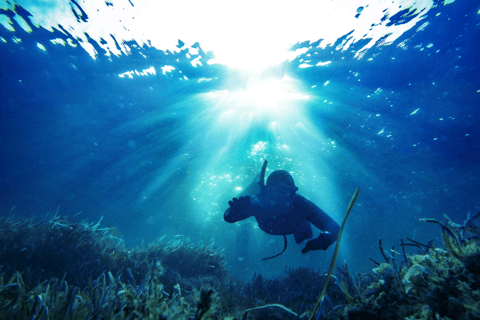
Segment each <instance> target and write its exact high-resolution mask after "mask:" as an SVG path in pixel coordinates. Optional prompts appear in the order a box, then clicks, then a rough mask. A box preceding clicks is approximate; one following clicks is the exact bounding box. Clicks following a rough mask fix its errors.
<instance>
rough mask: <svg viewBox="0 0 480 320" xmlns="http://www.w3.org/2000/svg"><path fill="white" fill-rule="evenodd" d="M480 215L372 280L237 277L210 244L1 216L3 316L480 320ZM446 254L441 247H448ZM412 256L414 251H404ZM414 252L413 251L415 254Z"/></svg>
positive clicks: (345, 274) (305, 274)
mask: <svg viewBox="0 0 480 320" xmlns="http://www.w3.org/2000/svg"><path fill="white" fill-rule="evenodd" d="M479 216H480V213H477V214H476V215H474V216H472V217H468V218H467V221H466V222H465V223H463V224H457V223H454V222H453V221H451V220H450V219H449V218H448V217H445V222H440V221H437V220H434V219H423V220H422V221H425V222H427V223H432V227H435V226H433V224H437V225H439V226H440V227H441V235H442V242H443V243H441V244H439V246H434V245H433V242H432V241H430V242H429V243H427V244H422V243H420V242H417V241H414V240H411V239H407V240H406V241H405V242H404V241H403V240H401V243H400V245H401V253H400V254H398V253H396V251H395V249H394V248H392V250H385V249H384V248H383V245H382V243H381V241H380V242H379V248H380V251H381V253H382V255H383V257H384V259H385V262H383V263H379V262H376V261H374V263H375V264H376V268H374V269H373V270H372V271H371V272H369V273H358V274H352V273H350V272H349V270H348V266H347V265H346V264H344V265H343V266H342V267H340V268H338V269H337V272H336V275H335V276H333V277H332V279H330V282H329V285H328V288H327V291H326V295H325V297H324V298H323V299H322V301H321V305H320V308H319V311H318V312H317V313H316V314H315V315H312V314H311V313H312V310H313V309H314V306H315V303H316V302H317V299H318V296H319V293H320V292H321V291H322V288H323V286H324V284H325V281H326V278H327V275H326V274H325V273H324V272H320V271H317V270H312V269H309V268H298V269H293V268H289V267H287V268H286V269H285V275H284V276H282V277H277V278H274V279H266V278H264V277H262V275H260V274H255V275H254V277H253V279H252V280H251V281H249V282H240V281H238V280H235V279H233V278H232V277H231V276H230V275H229V273H228V266H227V264H226V259H225V256H224V254H223V252H222V251H221V250H219V249H217V248H215V247H214V246H213V243H198V244H194V243H190V242H188V241H185V240H178V241H175V242H169V243H162V242H160V241H157V242H154V243H151V244H149V245H148V246H145V247H140V248H133V249H128V248H126V247H125V245H124V244H123V242H122V240H121V239H118V238H116V237H114V236H112V235H111V232H110V231H109V230H108V229H104V228H101V227H100V223H87V222H81V223H71V222H69V220H68V219H67V218H65V217H60V216H55V217H53V218H51V219H40V218H30V219H25V218H18V217H15V216H13V215H9V216H3V217H2V218H0V265H1V268H0V318H1V319H27V318H28V319H232V320H233V319H478V318H480V243H479V236H480V230H479V228H478V227H477V226H476V224H475V223H474V221H475V219H477V218H478V217H479ZM440 245H441V246H440ZM407 248H408V250H406V249H407ZM412 249H413V250H416V252H415V253H410V254H407V252H411V251H412Z"/></svg>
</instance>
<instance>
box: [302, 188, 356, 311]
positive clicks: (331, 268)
mask: <svg viewBox="0 0 480 320" xmlns="http://www.w3.org/2000/svg"><path fill="white" fill-rule="evenodd" d="M359 192H360V188H357V190H355V193H354V194H353V197H352V200H350V204H349V205H348V208H347V213H346V214H345V218H343V221H342V225H341V227H340V232H339V233H338V239H337V244H336V245H335V251H334V253H333V257H332V262H331V263H330V269H329V270H328V276H327V280H326V281H325V284H324V285H323V289H322V292H321V293H320V297H319V298H318V301H317V304H316V305H315V308H314V309H313V312H312V314H311V315H310V318H308V319H309V320H313V318H314V317H315V314H317V311H318V308H319V307H320V304H321V303H322V301H323V298H324V297H325V292H327V287H328V282H329V281H330V277H331V276H332V273H333V268H334V267H335V261H336V260H337V255H338V249H339V248H340V239H341V238H342V233H343V228H344V227H345V222H347V218H348V214H349V213H350V210H351V209H352V207H353V204H354V203H355V200H356V199H357V196H358V193H359Z"/></svg>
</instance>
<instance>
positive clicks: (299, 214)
mask: <svg viewBox="0 0 480 320" xmlns="http://www.w3.org/2000/svg"><path fill="white" fill-rule="evenodd" d="M267 163H268V162H267V160H265V162H264V163H263V167H262V172H261V174H260V179H259V180H260V181H259V182H258V185H259V186H260V193H257V194H256V195H254V196H248V195H247V196H240V197H239V198H233V199H232V201H229V202H228V204H229V205H230V208H228V209H227V210H226V211H225V213H224V216H223V217H224V219H225V221H226V222H229V223H234V222H237V221H241V220H245V219H247V218H249V217H252V216H253V217H255V219H256V220H257V223H258V226H259V227H260V229H261V230H263V231H265V232H266V233H268V234H271V235H283V237H284V241H285V246H284V249H283V251H282V252H281V253H279V254H277V255H275V256H273V257H270V258H265V259H263V260H267V259H271V258H274V257H276V256H279V255H280V254H282V253H283V252H284V251H285V249H286V248H287V238H286V237H285V235H289V234H293V237H294V238H295V242H296V243H297V244H298V243H301V242H302V241H304V240H307V239H310V238H312V237H313V232H312V226H311V224H313V225H314V226H315V227H317V228H318V229H320V230H321V231H322V233H320V235H319V236H318V237H317V238H315V239H312V240H310V241H308V242H307V243H306V245H305V248H304V249H302V253H307V252H308V251H310V250H327V248H328V247H330V245H332V244H333V243H334V242H335V241H336V240H337V237H338V233H339V231H340V226H339V225H338V224H337V223H336V222H335V221H334V220H333V219H332V218H331V217H330V216H329V215H327V214H326V213H325V212H324V211H323V210H322V209H320V208H319V207H317V206H316V205H315V204H314V203H313V202H311V201H309V200H307V199H306V198H304V197H302V196H301V195H299V194H297V193H296V192H297V190H298V187H296V186H295V183H294V181H293V177H292V176H291V175H290V173H288V172H287V171H285V170H276V171H274V172H272V173H271V174H270V175H269V176H268V179H267V184H266V185H265V182H264V181H265V170H266V167H267Z"/></svg>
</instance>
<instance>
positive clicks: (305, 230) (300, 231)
mask: <svg viewBox="0 0 480 320" xmlns="http://www.w3.org/2000/svg"><path fill="white" fill-rule="evenodd" d="M293 237H294V238H295V242H296V243H300V242H302V241H303V240H306V239H310V238H311V237H313V232H312V226H311V224H310V222H308V221H307V220H303V221H302V222H300V224H299V225H298V226H297V228H296V229H295V232H294V233H293Z"/></svg>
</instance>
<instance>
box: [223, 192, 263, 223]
mask: <svg viewBox="0 0 480 320" xmlns="http://www.w3.org/2000/svg"><path fill="white" fill-rule="evenodd" d="M228 204H229V205H230V208H228V209H227V210H226V211H225V213H224V214H223V219H225V221H226V222H230V223H234V222H237V221H241V220H245V219H247V218H249V217H251V216H253V214H254V211H255V208H254V206H253V204H252V198H250V196H246V197H240V198H238V199H237V198H233V199H232V201H228Z"/></svg>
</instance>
